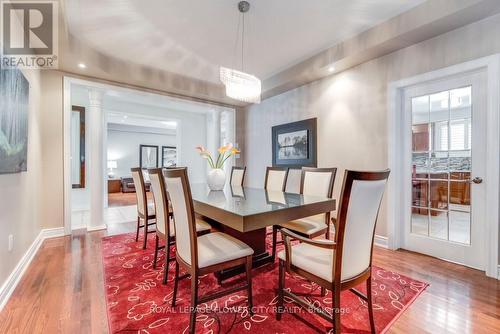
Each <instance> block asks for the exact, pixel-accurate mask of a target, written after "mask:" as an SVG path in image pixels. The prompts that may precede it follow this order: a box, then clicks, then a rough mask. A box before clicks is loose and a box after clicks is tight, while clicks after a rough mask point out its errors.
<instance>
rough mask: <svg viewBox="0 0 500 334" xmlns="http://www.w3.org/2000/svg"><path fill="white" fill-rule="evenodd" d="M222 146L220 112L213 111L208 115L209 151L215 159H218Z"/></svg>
mask: <svg viewBox="0 0 500 334" xmlns="http://www.w3.org/2000/svg"><path fill="white" fill-rule="evenodd" d="M220 145H221V142H220V110H212V111H211V112H210V113H208V114H207V149H208V150H209V151H210V152H211V153H212V156H213V157H214V159H217V154H218V152H217V149H218V148H219V147H220Z"/></svg>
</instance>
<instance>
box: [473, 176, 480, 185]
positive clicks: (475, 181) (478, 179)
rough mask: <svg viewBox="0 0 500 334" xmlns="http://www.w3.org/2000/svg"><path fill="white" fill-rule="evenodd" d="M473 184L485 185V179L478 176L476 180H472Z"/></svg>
mask: <svg viewBox="0 0 500 334" xmlns="http://www.w3.org/2000/svg"><path fill="white" fill-rule="evenodd" d="M471 182H474V183H475V184H479V183H483V178H482V177H479V176H476V177H475V178H473V179H472V181H471Z"/></svg>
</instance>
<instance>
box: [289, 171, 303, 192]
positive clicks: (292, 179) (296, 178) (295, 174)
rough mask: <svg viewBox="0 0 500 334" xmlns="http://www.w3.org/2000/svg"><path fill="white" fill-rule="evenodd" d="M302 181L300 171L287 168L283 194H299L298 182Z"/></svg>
mask: <svg viewBox="0 0 500 334" xmlns="http://www.w3.org/2000/svg"><path fill="white" fill-rule="evenodd" d="M301 179H302V169H300V168H289V169H288V176H287V178H286V185H285V192H287V193H293V194H300V180H301Z"/></svg>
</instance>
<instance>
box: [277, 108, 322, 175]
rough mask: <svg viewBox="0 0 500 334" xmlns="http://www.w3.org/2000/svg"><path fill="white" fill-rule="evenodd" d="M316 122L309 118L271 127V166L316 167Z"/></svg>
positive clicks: (314, 119)
mask: <svg viewBox="0 0 500 334" xmlns="http://www.w3.org/2000/svg"><path fill="white" fill-rule="evenodd" d="M316 121H317V119H316V118H311V119H306V120H303V121H298V122H293V123H288V124H282V125H276V126H273V128H272V145H273V166H277V167H295V168H297V167H316V166H317V134H316Z"/></svg>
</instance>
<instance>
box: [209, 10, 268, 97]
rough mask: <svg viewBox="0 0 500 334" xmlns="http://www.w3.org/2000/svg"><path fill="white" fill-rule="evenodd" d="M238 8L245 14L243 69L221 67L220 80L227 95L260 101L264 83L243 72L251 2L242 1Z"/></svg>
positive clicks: (242, 40)
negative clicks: (246, 29) (246, 27)
mask: <svg viewBox="0 0 500 334" xmlns="http://www.w3.org/2000/svg"><path fill="white" fill-rule="evenodd" d="M238 10H239V11H240V13H242V16H243V29H242V31H241V71H238V70H234V69H231V68H227V67H223V66H221V68H220V73H219V75H220V81H222V83H223V84H224V85H225V86H226V95H227V96H228V97H231V98H233V99H235V100H239V101H243V102H248V103H260V94H261V91H262V85H261V82H260V80H259V79H258V78H257V77H256V76H254V75H252V74H248V73H245V72H243V65H244V62H243V58H244V45H245V41H244V38H245V16H244V15H245V13H246V12H248V11H249V10H250V3H248V2H247V1H240V2H239V3H238Z"/></svg>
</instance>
